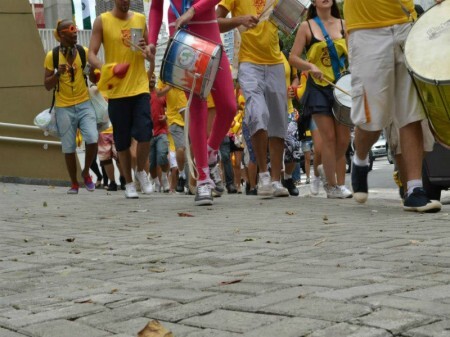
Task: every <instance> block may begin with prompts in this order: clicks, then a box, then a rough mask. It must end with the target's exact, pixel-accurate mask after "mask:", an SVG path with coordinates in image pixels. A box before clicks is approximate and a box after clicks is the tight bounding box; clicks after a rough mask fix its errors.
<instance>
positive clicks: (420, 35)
mask: <svg viewBox="0 0 450 337" xmlns="http://www.w3.org/2000/svg"><path fill="white" fill-rule="evenodd" d="M405 58H406V65H407V67H408V68H409V69H410V70H411V71H412V72H413V73H414V75H416V76H418V77H419V78H421V79H423V80H425V81H429V82H433V83H434V82H435V81H438V82H441V81H442V82H447V83H450V61H449V60H450V1H444V2H442V3H441V4H439V5H435V6H433V7H432V8H430V9H429V10H428V11H426V12H425V13H424V14H423V15H422V16H421V17H420V18H419V19H418V20H417V21H416V23H415V24H414V25H413V27H412V28H411V31H410V32H409V34H408V37H407V39H406V43H405Z"/></svg>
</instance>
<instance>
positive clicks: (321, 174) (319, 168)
mask: <svg viewBox="0 0 450 337" xmlns="http://www.w3.org/2000/svg"><path fill="white" fill-rule="evenodd" d="M317 171H319V177H320V180H321V181H322V184H323V186H325V185H326V184H327V176H326V175H325V170H324V169H323V165H322V164H321V165H319V166H317Z"/></svg>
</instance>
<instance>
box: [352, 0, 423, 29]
mask: <svg viewBox="0 0 450 337" xmlns="http://www.w3.org/2000/svg"><path fill="white" fill-rule="evenodd" d="M400 2H401V5H400ZM400 2H399V1H398V0H364V1H362V0H345V1H344V17H345V21H346V23H347V30H348V31H352V30H354V29H372V28H381V27H387V26H392V25H398V24H402V23H406V22H408V21H409V18H408V17H407V15H406V14H405V12H404V11H403V9H402V6H403V7H404V8H405V9H407V10H408V11H409V12H410V13H411V14H412V16H413V18H416V17H417V14H416V12H415V10H414V1H413V0H400Z"/></svg>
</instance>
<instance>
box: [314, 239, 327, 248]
mask: <svg viewBox="0 0 450 337" xmlns="http://www.w3.org/2000/svg"><path fill="white" fill-rule="evenodd" d="M325 241H327V238H325V239H322V240H319V241H316V242H314V247H315V246H318V245H320V244H321V243H324V242H325Z"/></svg>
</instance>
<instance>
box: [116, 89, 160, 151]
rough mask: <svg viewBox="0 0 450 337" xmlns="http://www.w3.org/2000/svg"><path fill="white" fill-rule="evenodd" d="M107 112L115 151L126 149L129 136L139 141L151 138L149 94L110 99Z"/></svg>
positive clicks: (128, 144)
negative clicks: (111, 127)
mask: <svg viewBox="0 0 450 337" xmlns="http://www.w3.org/2000/svg"><path fill="white" fill-rule="evenodd" d="M108 112H109V119H110V120H111V123H112V126H113V134H114V143H115V144H116V149H117V151H125V150H126V149H128V148H129V147H130V145H131V137H133V138H134V139H136V140H137V141H138V142H139V143H140V142H149V141H150V139H151V138H152V129H153V123H152V120H151V118H150V94H140V95H137V96H132V97H123V98H113V99H110V100H109V102H108Z"/></svg>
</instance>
